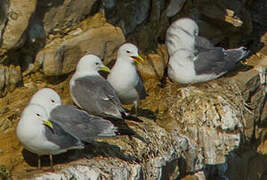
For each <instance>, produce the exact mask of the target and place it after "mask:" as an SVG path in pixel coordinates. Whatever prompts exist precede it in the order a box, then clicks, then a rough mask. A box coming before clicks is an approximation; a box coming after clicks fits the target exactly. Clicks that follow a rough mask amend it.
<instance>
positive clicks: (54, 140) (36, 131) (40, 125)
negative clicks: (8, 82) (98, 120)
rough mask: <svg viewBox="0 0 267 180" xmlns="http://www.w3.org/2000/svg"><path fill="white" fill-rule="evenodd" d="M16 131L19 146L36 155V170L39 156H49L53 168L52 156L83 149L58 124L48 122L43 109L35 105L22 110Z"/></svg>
mask: <svg viewBox="0 0 267 180" xmlns="http://www.w3.org/2000/svg"><path fill="white" fill-rule="evenodd" d="M16 130H17V131H16V133H17V137H18V140H19V141H20V142H21V144H22V145H23V146H24V147H25V148H26V149H27V150H29V151H31V152H33V153H36V154H37V155H38V168H41V160H40V156H41V155H49V157H50V166H51V168H53V158H52V155H56V154H60V153H63V152H66V151H67V150H71V149H83V148H84V146H83V143H82V142H81V141H80V140H79V139H78V138H77V137H75V136H73V135H71V134H70V133H68V132H66V131H65V130H64V129H63V128H62V127H61V126H60V125H59V124H58V123H55V122H53V121H50V120H49V118H48V114H47V112H46V111H45V109H44V108H43V107H42V106H40V105H37V104H29V105H28V106H27V107H26V108H25V109H24V110H23V113H22V115H21V118H20V120H19V123H18V125H17V129H16Z"/></svg>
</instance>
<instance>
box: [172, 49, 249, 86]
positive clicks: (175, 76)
mask: <svg viewBox="0 0 267 180" xmlns="http://www.w3.org/2000/svg"><path fill="white" fill-rule="evenodd" d="M246 55H247V51H246V49H245V48H243V47H241V48H238V49H231V50H230V51H229V50H224V49H222V48H218V49H217V48H216V49H211V50H208V51H204V52H203V51H202V52H201V53H199V54H198V55H195V54H194V52H193V51H191V50H188V49H180V50H178V51H176V52H175V53H174V54H173V55H172V56H171V57H170V59H169V63H168V76H169V78H170V79H171V80H173V81H174V82H178V83H182V84H189V83H198V82H205V81H209V80H213V79H216V78H218V77H220V76H222V75H223V74H225V73H227V72H228V71H229V70H232V69H233V68H234V67H235V64H236V63H237V62H239V61H240V60H241V59H242V58H243V57H245V56H246Z"/></svg>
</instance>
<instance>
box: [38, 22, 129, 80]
mask: <svg viewBox="0 0 267 180" xmlns="http://www.w3.org/2000/svg"><path fill="white" fill-rule="evenodd" d="M124 41H125V39H124V36H123V34H122V31H121V30H120V29H119V28H116V27H114V26H112V25H110V24H105V25H103V26H100V27H94V28H89V29H88V30H86V31H84V32H82V33H79V34H78V35H76V36H71V35H70V36H69V37H68V38H66V40H61V39H60V40H58V39H57V40H55V42H51V45H50V46H49V45H48V46H47V47H45V48H44V49H42V50H41V51H40V52H39V53H38V54H37V56H36V59H35V62H36V64H37V65H39V64H43V72H44V73H45V75H47V76H57V75H62V74H67V73H70V72H71V71H73V70H75V67H76V64H77V62H78V61H79V59H80V58H81V57H82V56H83V55H85V54H89V53H90V54H95V55H97V56H99V57H100V58H105V59H108V58H110V57H111V56H112V53H113V51H114V49H115V48H117V47H118V46H120V45H121V44H122V43H123V42H124Z"/></svg>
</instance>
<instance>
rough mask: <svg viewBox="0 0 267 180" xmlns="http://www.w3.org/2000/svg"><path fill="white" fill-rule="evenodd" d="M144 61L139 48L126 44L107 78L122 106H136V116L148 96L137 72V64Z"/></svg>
mask: <svg viewBox="0 0 267 180" xmlns="http://www.w3.org/2000/svg"><path fill="white" fill-rule="evenodd" d="M142 61H144V60H143V58H142V57H141V56H139V55H138V49H137V47H136V46H135V45H133V44H131V43H125V44H123V45H122V46H121V47H120V48H119V51H118V56H117V60H116V63H115V65H114V66H113V68H112V69H111V72H110V74H109V75H108V78H107V80H108V82H109V83H110V84H111V85H112V86H113V87H114V89H115V91H116V93H117V94H118V96H119V98H120V101H121V102H122V104H134V106H135V111H136V115H137V107H138V104H139V101H140V99H145V97H146V96H147V93H146V90H145V87H144V84H143V82H142V79H141V78H140V76H139V74H138V72H137V70H136V63H141V62H142Z"/></svg>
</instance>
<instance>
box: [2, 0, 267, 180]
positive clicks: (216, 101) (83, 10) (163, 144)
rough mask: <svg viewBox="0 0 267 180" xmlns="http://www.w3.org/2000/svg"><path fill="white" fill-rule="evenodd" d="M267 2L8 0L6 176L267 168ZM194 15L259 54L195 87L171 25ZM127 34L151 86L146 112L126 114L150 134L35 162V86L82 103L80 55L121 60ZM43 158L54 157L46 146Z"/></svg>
mask: <svg viewBox="0 0 267 180" xmlns="http://www.w3.org/2000/svg"><path fill="white" fill-rule="evenodd" d="M266 8H267V3H266V2H265V1H264V0H258V1H249V0H245V1H234V2H233V1H229V0H223V1H208V0H197V1H184V0H169V1H163V0H151V1H150V0H143V1H139V0H135V1H116V0H102V1H100V0H94V1H92V0H76V1H70V0H54V1H48V0H42V1H36V0H27V1H23V2H22V1H18V0H2V1H1V2H0V96H1V97H2V98H0V107H1V108H0V113H1V117H0V177H2V178H13V179H22V178H25V179H29V178H32V179H50V178H54V179H72V178H75V179H136V180H137V179H181V178H183V179H191V178H192V179H205V178H206V179H219V178H220V179H248V178H249V179H264V178H266V171H267V169H266V166H265V164H266V163H267V159H266V156H265V154H266V142H265V141H266V128H265V127H266V122H265V121H266V119H267V105H266V87H264V85H261V83H260V79H259V76H258V71H257V69H258V66H262V67H265V65H264V63H265V61H266V56H267V34H266V31H267V26H266V24H267V22H266V18H264V17H266V16H267V14H266V12H267V11H266ZM184 16H190V17H192V18H194V19H195V20H196V21H197V23H198V24H199V26H200V33H201V35H203V36H206V37H207V38H209V39H210V40H211V41H212V42H213V43H215V44H217V45H220V46H223V47H225V48H231V47H237V46H240V45H246V46H247V47H249V49H250V50H251V52H252V55H251V56H250V57H249V58H248V59H247V60H245V61H244V62H242V64H240V65H238V66H237V68H236V69H235V71H233V72H231V73H229V74H227V75H226V76H224V77H222V78H220V79H218V80H214V81H211V82H208V83H202V84H195V85H187V86H181V85H179V84H175V83H172V82H170V81H169V80H168V78H167V77H166V75H165V70H166V67H167V66H166V65H167V62H168V53H167V51H166V47H165V45H164V39H165V32H166V29H167V28H168V26H169V25H170V23H171V22H172V21H174V20H176V19H177V18H180V17H184ZM126 41H130V42H133V43H135V44H136V45H138V47H139V49H140V52H141V54H142V55H143V56H144V57H145V63H144V64H143V65H139V66H138V69H139V71H140V74H141V76H142V77H143V79H144V82H145V86H146V89H147V91H148V94H149V96H148V97H147V98H146V99H145V100H144V101H142V103H141V106H140V112H141V113H140V115H141V117H140V118H141V119H142V120H143V121H144V122H143V123H136V122H131V121H127V124H128V125H129V126H130V127H131V128H132V129H134V130H135V131H136V132H137V133H138V134H139V135H141V136H142V137H144V138H145V139H147V141H148V142H149V143H148V144H144V143H143V142H141V141H140V140H139V139H136V138H134V137H133V138H130V137H127V136H119V137H116V138H110V139H98V140H96V142H95V143H93V144H91V145H88V146H87V147H86V149H85V151H84V152H81V154H79V155H75V153H74V152H69V153H67V154H63V155H59V156H56V157H55V162H56V164H57V165H56V166H55V169H56V170H55V172H45V171H38V170H31V169H32V168H33V167H35V166H36V157H35V156H34V155H33V154H31V153H29V152H27V151H25V150H23V148H22V146H21V145H20V144H19V143H18V141H17V139H16V137H15V127H16V124H17V122H18V120H19V116H20V114H21V111H22V110H23V108H24V107H25V105H26V104H27V103H28V101H29V99H30V97H31V95H32V94H34V93H35V92H36V91H37V90H38V89H40V88H42V87H51V88H54V89H55V90H56V91H57V92H58V93H59V94H60V95H61V96H62V97H63V102H64V103H65V104H71V103H72V101H71V100H70V97H69V90H68V82H69V79H70V77H71V74H72V72H73V70H74V69H75V66H76V63H77V61H78V60H79V58H80V57H82V56H83V55H85V54H87V53H93V54H96V55H98V56H99V57H101V58H102V59H103V60H104V63H105V64H112V62H113V60H114V59H115V57H116V51H117V48H118V47H119V46H120V45H121V44H122V43H124V42H126ZM260 61H261V62H260ZM259 62H260V63H259ZM258 64H263V65H258ZM248 65H250V66H251V67H252V69H249V68H247V66H248ZM256 65H257V66H256ZM254 66H255V68H254ZM126 108H128V109H130V108H131V107H128V106H126ZM73 153H74V154H73ZM88 154H89V155H91V157H90V158H85V157H84V155H88ZM43 162H44V166H47V165H48V159H47V158H46V157H44V159H43ZM45 169H46V168H45Z"/></svg>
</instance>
